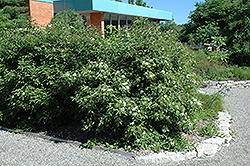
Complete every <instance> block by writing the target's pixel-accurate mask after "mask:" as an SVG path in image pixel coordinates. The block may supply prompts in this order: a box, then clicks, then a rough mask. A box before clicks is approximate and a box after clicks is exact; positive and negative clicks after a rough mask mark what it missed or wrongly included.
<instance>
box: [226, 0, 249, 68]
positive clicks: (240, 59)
mask: <svg viewBox="0 0 250 166" xmlns="http://www.w3.org/2000/svg"><path fill="white" fill-rule="evenodd" d="M249 9H250V1H248V0H240V1H239V3H238V5H237V7H236V8H235V9H234V14H233V16H232V17H231V20H230V24H229V25H230V32H231V35H230V36H229V40H230V43H229V44H230V46H231V48H232V50H231V51H232V55H231V59H232V61H233V62H234V63H236V64H238V65H240V66H243V65H247V66H250V10H249Z"/></svg>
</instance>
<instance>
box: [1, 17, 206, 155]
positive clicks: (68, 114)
mask: <svg viewBox="0 0 250 166" xmlns="http://www.w3.org/2000/svg"><path fill="white" fill-rule="evenodd" d="M0 38H1V40H0V94H1V95H0V107H1V114H0V120H1V122H2V123H3V124H4V125H10V126H14V127H20V126H23V127H29V126H31V124H32V125H34V126H51V125H59V124H62V123H66V122H69V121H72V120H73V121H81V122H82V123H83V129H84V130H87V131H91V132H92V133H93V137H92V139H90V140H89V142H88V145H93V144H106V145H107V146H113V147H115V148H118V147H123V148H125V149H132V148H138V149H141V148H142V149H152V150H154V151H159V150H161V149H164V150H170V151H173V150H183V149H184V148H186V147H187V146H188V143H187V142H186V141H185V140H184V139H182V137H181V134H182V133H183V132H184V133H189V132H192V130H193V125H192V123H193V120H194V113H195V112H196V111H199V110H200V109H201V107H200V105H199V102H198V101H197V99H196V98H195V96H196V93H197V87H198V85H199V81H200V80H199V77H198V76H196V75H195V74H194V73H193V72H192V71H193V70H192V69H193V64H194V62H193V60H192V54H190V53H189V52H188V50H187V49H186V48H185V47H183V46H182V45H181V44H180V42H178V41H177V39H176V38H175V37H174V35H173V34H172V32H171V31H168V32H166V33H162V32H161V31H160V26H159V25H156V24H154V23H151V22H149V21H147V20H144V19H138V20H136V21H134V23H133V25H131V26H130V27H124V28H121V29H119V30H118V32H117V33H113V34H110V35H109V36H108V37H107V38H105V39H103V38H102V36H101V34H100V33H99V32H98V30H97V29H96V28H93V27H90V26H84V27H83V28H75V27H74V26H70V25H68V24H58V25H57V24H51V26H49V27H47V28H46V29H36V28H34V29H26V30H25V29H22V30H9V31H6V32H4V35H2V36H0ZM1 115H2V116H1Z"/></svg>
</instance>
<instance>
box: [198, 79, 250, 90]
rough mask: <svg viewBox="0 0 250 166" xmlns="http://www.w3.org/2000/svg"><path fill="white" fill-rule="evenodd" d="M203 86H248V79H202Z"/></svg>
mask: <svg viewBox="0 0 250 166" xmlns="http://www.w3.org/2000/svg"><path fill="white" fill-rule="evenodd" d="M202 86H203V87H207V88H213V89H218V88H222V87H227V88H250V80H246V81H233V80H228V81H204V82H203V83H202Z"/></svg>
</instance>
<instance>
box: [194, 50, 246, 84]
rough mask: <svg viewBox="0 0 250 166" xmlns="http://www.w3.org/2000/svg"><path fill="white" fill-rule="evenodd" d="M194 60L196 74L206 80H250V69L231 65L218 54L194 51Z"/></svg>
mask: <svg viewBox="0 0 250 166" xmlns="http://www.w3.org/2000/svg"><path fill="white" fill-rule="evenodd" d="M215 55H216V56H215ZM222 56H224V55H222ZM194 58H195V61H196V68H195V69H194V72H195V73H196V74H198V75H200V76H201V77H202V78H203V79H204V80H216V81H220V80H229V79H233V80H250V67H238V66H235V65H229V64H228V63H227V61H225V59H223V60H222V59H221V58H219V56H218V52H213V53H211V52H209V51H207V50H199V51H194Z"/></svg>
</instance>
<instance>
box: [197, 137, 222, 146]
mask: <svg viewBox="0 0 250 166" xmlns="http://www.w3.org/2000/svg"><path fill="white" fill-rule="evenodd" d="M202 143H206V144H217V145H222V144H223V143H225V139H224V138H220V137H216V138H209V139H207V140H204V141H203V142H202Z"/></svg>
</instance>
